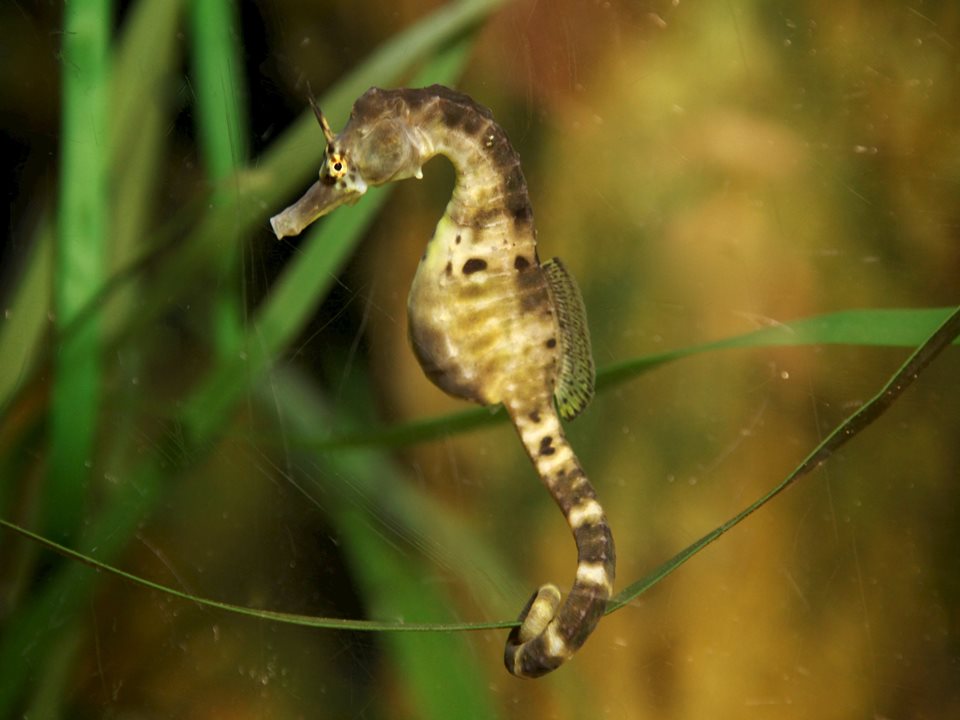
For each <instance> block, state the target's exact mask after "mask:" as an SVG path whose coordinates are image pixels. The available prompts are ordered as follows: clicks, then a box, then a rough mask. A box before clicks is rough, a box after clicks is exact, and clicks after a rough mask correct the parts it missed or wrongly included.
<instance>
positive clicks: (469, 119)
mask: <svg viewBox="0 0 960 720" xmlns="http://www.w3.org/2000/svg"><path fill="white" fill-rule="evenodd" d="M484 120H485V118H484V117H483V116H482V115H481V114H480V113H478V112H472V113H469V114H467V115H466V116H465V118H464V121H463V131H464V132H466V133H468V134H470V135H478V134H480V132H481V131H482V130H483V129H484V128H485V127H486V126H487V124H486V122H484Z"/></svg>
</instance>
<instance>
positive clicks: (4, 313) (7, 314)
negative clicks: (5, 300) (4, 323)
mask: <svg viewBox="0 0 960 720" xmlns="http://www.w3.org/2000/svg"><path fill="white" fill-rule="evenodd" d="M12 315H13V313H12V312H11V311H10V308H7V309H6V310H4V311H3V317H4V319H5V320H9V319H10V317H11V316H12Z"/></svg>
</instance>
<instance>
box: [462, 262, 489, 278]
mask: <svg viewBox="0 0 960 720" xmlns="http://www.w3.org/2000/svg"><path fill="white" fill-rule="evenodd" d="M486 269H487V261H486V260H483V259H481V258H470V259H469V260H467V261H466V262H465V263H464V264H463V274H464V275H472V274H473V273H475V272H480V271H481V270H486Z"/></svg>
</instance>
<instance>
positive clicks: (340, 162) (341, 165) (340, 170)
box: [327, 150, 347, 180]
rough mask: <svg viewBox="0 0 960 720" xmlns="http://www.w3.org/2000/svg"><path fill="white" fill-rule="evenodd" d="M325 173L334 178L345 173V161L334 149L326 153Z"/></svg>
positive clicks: (338, 177) (336, 178) (340, 176)
mask: <svg viewBox="0 0 960 720" xmlns="http://www.w3.org/2000/svg"><path fill="white" fill-rule="evenodd" d="M327 174H328V175H329V176H330V177H332V178H334V179H335V180H338V179H340V178H342V177H343V176H344V175H346V174H347V161H346V160H345V159H344V157H343V155H342V154H341V153H339V152H337V151H336V150H334V151H332V152H330V153H329V154H328V155H327Z"/></svg>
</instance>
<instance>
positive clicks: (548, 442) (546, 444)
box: [540, 435, 557, 455]
mask: <svg viewBox="0 0 960 720" xmlns="http://www.w3.org/2000/svg"><path fill="white" fill-rule="evenodd" d="M556 451H557V449H556V448H555V447H553V436H551V435H544V436H543V439H542V440H541V441H540V454H541V455H553V454H554V453H555V452H556Z"/></svg>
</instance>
